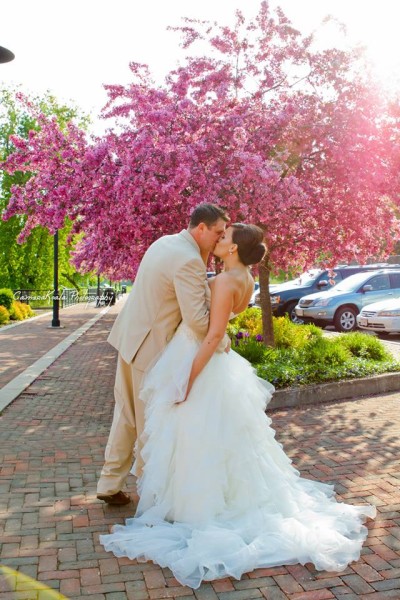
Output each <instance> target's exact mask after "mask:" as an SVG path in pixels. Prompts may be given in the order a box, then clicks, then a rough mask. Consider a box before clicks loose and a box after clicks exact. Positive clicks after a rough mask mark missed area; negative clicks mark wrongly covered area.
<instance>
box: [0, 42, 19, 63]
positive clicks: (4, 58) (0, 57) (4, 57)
mask: <svg viewBox="0 0 400 600" xmlns="http://www.w3.org/2000/svg"><path fill="white" fill-rule="evenodd" d="M14 58H15V55H14V53H13V52H11V50H7V48H3V46H0V63H7V62H11V61H12V60H14Z"/></svg>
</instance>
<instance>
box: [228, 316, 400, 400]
mask: <svg viewBox="0 0 400 600" xmlns="http://www.w3.org/2000/svg"><path fill="white" fill-rule="evenodd" d="M273 323H274V334H275V342H276V348H269V347H266V346H265V345H264V343H263V337H262V324H261V311H260V310H259V309H258V308H249V309H247V310H246V311H244V312H243V313H242V314H240V315H239V316H238V317H236V319H234V320H233V321H231V322H230V324H229V327H228V333H229V335H230V337H231V339H232V346H233V349H234V350H235V351H236V352H238V353H239V354H241V356H243V357H244V358H246V359H247V360H249V361H250V362H251V363H252V364H253V366H254V367H255V368H256V370H257V373H258V375H259V376H260V377H262V378H263V379H267V380H268V381H270V382H271V383H272V384H273V385H274V386H275V387H276V388H284V387H290V386H295V385H305V384H310V383H321V382H327V381H336V380H341V379H352V378H356V377H366V376H369V375H377V374H381V373H388V372H393V371H400V363H399V362H398V361H396V360H395V359H394V358H393V357H392V355H391V354H390V353H389V352H388V351H387V350H386V349H385V347H384V345H383V344H382V343H381V342H380V340H378V339H377V338H375V337H373V336H370V335H368V334H365V333H359V332H355V333H346V334H343V335H340V336H337V337H334V338H329V337H327V336H325V335H324V334H323V332H322V330H321V329H319V328H318V327H316V326H315V325H297V324H295V323H292V322H291V321H290V319H289V318H288V317H274V319H273Z"/></svg>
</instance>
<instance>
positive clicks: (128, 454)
mask: <svg viewBox="0 0 400 600" xmlns="http://www.w3.org/2000/svg"><path fill="white" fill-rule="evenodd" d="M143 375H144V373H143V371H140V370H139V369H136V368H135V366H134V362H133V363H130V364H128V363H126V362H125V361H124V360H123V359H122V358H121V355H120V354H118V364H117V372H116V375H115V386H114V396H115V408H114V416H113V421H112V425H111V430H110V435H109V438H108V442H107V446H106V451H105V463H104V467H103V469H102V471H101V475H100V479H99V482H98V484H97V493H98V494H106V495H111V494H116V493H117V492H119V491H120V490H121V489H122V488H123V486H124V483H125V480H126V478H127V477H128V475H129V472H130V470H131V468H132V463H133V459H134V452H133V449H134V445H135V442H136V441H137V442H138V443H137V450H136V457H135V458H136V469H135V471H136V474H137V475H140V474H141V470H142V467H143V462H142V459H141V455H140V450H141V447H140V435H141V433H142V432H143V428H144V405H143V402H141V401H140V399H139V389H140V385H141V382H142V379H143Z"/></svg>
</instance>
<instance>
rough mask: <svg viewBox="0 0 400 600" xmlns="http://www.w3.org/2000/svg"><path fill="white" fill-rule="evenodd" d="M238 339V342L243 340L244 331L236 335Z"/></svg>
mask: <svg viewBox="0 0 400 600" xmlns="http://www.w3.org/2000/svg"><path fill="white" fill-rule="evenodd" d="M236 337H237V339H238V340H242V339H243V331H238V332H237V334H236Z"/></svg>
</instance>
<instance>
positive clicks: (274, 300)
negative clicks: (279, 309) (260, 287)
mask: <svg viewBox="0 0 400 600" xmlns="http://www.w3.org/2000/svg"><path fill="white" fill-rule="evenodd" d="M280 301H281V297H280V296H271V304H272V306H275V304H279V302H280Z"/></svg>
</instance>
